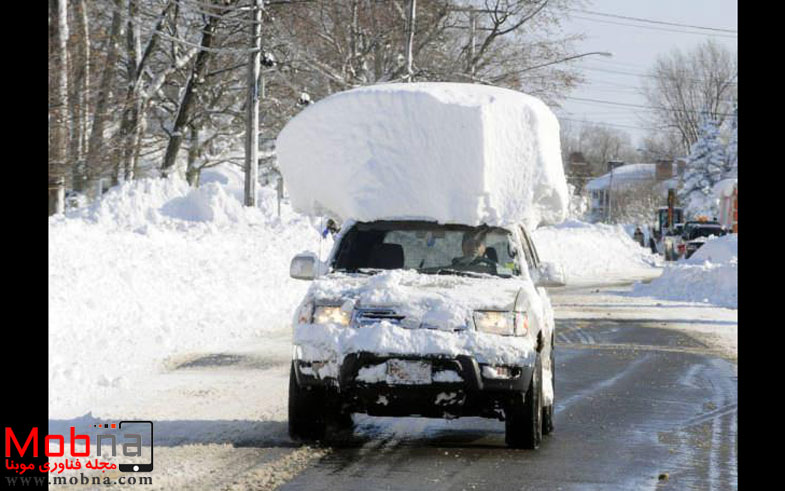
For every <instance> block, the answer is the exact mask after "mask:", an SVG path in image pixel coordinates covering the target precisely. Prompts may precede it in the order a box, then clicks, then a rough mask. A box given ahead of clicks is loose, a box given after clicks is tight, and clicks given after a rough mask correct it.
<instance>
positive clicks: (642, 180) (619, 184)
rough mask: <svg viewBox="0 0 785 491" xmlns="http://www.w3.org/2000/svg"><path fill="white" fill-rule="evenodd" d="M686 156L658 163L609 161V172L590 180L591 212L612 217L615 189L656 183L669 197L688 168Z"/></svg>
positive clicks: (598, 217) (618, 190)
mask: <svg viewBox="0 0 785 491" xmlns="http://www.w3.org/2000/svg"><path fill="white" fill-rule="evenodd" d="M684 168H685V162H684V161H683V160H679V161H675V162H674V161H670V160H659V161H657V162H655V163H640V164H625V163H623V162H618V161H611V162H608V173H607V174H603V175H602V176H600V177H597V178H595V179H592V180H590V181H589V182H588V183H586V191H587V192H588V193H589V196H590V204H589V212H590V215H591V216H592V217H593V218H594V219H596V220H600V219H605V218H608V211H609V208H610V206H611V204H612V202H613V193H614V192H616V193H620V192H622V191H629V190H632V189H635V188H636V187H639V186H641V185H644V186H647V187H651V186H656V187H657V189H658V190H659V191H660V192H661V193H662V197H663V199H665V198H667V195H668V189H674V188H676V186H677V185H678V183H679V178H680V177H681V175H682V173H683V172H684Z"/></svg>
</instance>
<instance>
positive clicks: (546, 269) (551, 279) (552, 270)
mask: <svg viewBox="0 0 785 491" xmlns="http://www.w3.org/2000/svg"><path fill="white" fill-rule="evenodd" d="M566 284H567V279H566V275H565V274H564V268H562V267H561V265H559V264H556V263H540V267H539V268H537V278H536V279H535V281H534V286H536V287H546V288H553V287H558V286H565V285H566Z"/></svg>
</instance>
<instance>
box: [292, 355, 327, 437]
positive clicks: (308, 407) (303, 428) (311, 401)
mask: <svg viewBox="0 0 785 491" xmlns="http://www.w3.org/2000/svg"><path fill="white" fill-rule="evenodd" d="M294 370H295V368H294V363H292V368H291V371H290V372H289V436H290V437H291V438H292V439H294V440H303V441H314V440H322V439H323V438H324V435H325V429H326V427H327V418H326V417H325V416H326V415H325V413H324V409H325V399H326V397H325V391H324V390H323V388H321V387H308V388H304V387H300V386H299V384H297V377H296V376H295V373H294Z"/></svg>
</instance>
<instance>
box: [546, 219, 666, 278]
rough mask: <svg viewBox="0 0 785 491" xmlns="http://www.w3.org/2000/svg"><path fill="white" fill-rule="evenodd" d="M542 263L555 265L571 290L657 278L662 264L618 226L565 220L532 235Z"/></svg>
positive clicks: (657, 257)
mask: <svg viewBox="0 0 785 491" xmlns="http://www.w3.org/2000/svg"><path fill="white" fill-rule="evenodd" d="M532 236H533V237H532V238H533V239H534V243H535V246H536V247H537V252H538V253H539V255H540V259H541V260H542V261H552V262H556V263H558V264H560V265H562V267H564V271H565V273H566V275H567V283H568V284H569V285H572V286H576V285H587V284H609V283H615V282H620V281H630V280H632V279H651V278H655V277H657V276H659V274H660V272H661V271H662V270H661V266H662V260H661V258H660V257H659V256H656V255H653V254H652V253H651V250H650V249H648V248H645V247H641V246H640V245H638V243H636V242H635V241H634V240H632V238H630V236H629V235H628V234H627V233H626V232H625V231H624V228H623V227H622V226H621V225H605V224H602V223H596V224H590V223H585V222H579V221H575V220H568V221H566V222H564V223H561V224H559V225H556V226H549V227H540V228H538V229H537V230H535V231H534V233H533V234H532Z"/></svg>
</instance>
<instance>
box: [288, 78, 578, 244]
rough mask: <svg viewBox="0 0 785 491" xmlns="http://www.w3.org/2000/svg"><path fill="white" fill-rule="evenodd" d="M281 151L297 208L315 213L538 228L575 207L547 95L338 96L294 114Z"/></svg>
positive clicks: (472, 88) (415, 92)
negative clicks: (570, 205) (541, 97)
mask: <svg viewBox="0 0 785 491" xmlns="http://www.w3.org/2000/svg"><path fill="white" fill-rule="evenodd" d="M277 151H278V162H279V165H280V167H281V171H282V172H283V174H284V177H285V180H284V182H285V183H286V186H287V188H288V190H289V192H290V193H291V197H292V203H293V205H294V207H295V208H296V209H298V210H300V211H302V212H304V213H308V214H312V215H329V216H334V217H337V218H339V219H341V220H345V219H349V218H354V219H357V220H363V221H369V220H376V219H382V218H420V219H430V220H436V221H439V222H442V223H465V224H474V225H479V224H480V223H487V224H489V225H505V224H509V223H513V222H519V221H524V222H525V223H526V224H527V226H528V227H529V228H531V229H534V228H535V227H536V226H537V225H538V224H539V223H541V222H545V223H558V222H560V221H562V220H563V219H564V218H565V217H566V214H567V208H568V201H569V196H568V192H567V184H566V181H565V178H564V171H563V168H562V162H561V151H560V143H559V123H558V121H557V119H556V117H555V116H554V115H553V113H552V112H551V111H550V109H548V107H547V106H546V105H545V104H544V103H543V102H542V101H540V100H539V99H536V98H534V97H531V96H528V95H525V94H521V93H519V92H515V91H511V90H507V89H502V88H498V87H489V86H484V85H472V84H456V83H418V84H385V85H377V86H372V87H363V88H359V89H354V90H350V91H348V92H342V93H339V94H335V95H333V96H331V97H328V98H326V99H324V100H322V101H320V102H318V103H316V104H314V105H313V106H310V107H308V108H307V109H305V110H304V111H303V112H302V113H300V114H299V115H298V116H296V117H295V118H294V119H292V120H291V121H290V122H289V123H288V124H287V125H286V127H285V128H284V129H283V130H282V131H281V133H280V135H279V136H278V140H277Z"/></svg>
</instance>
